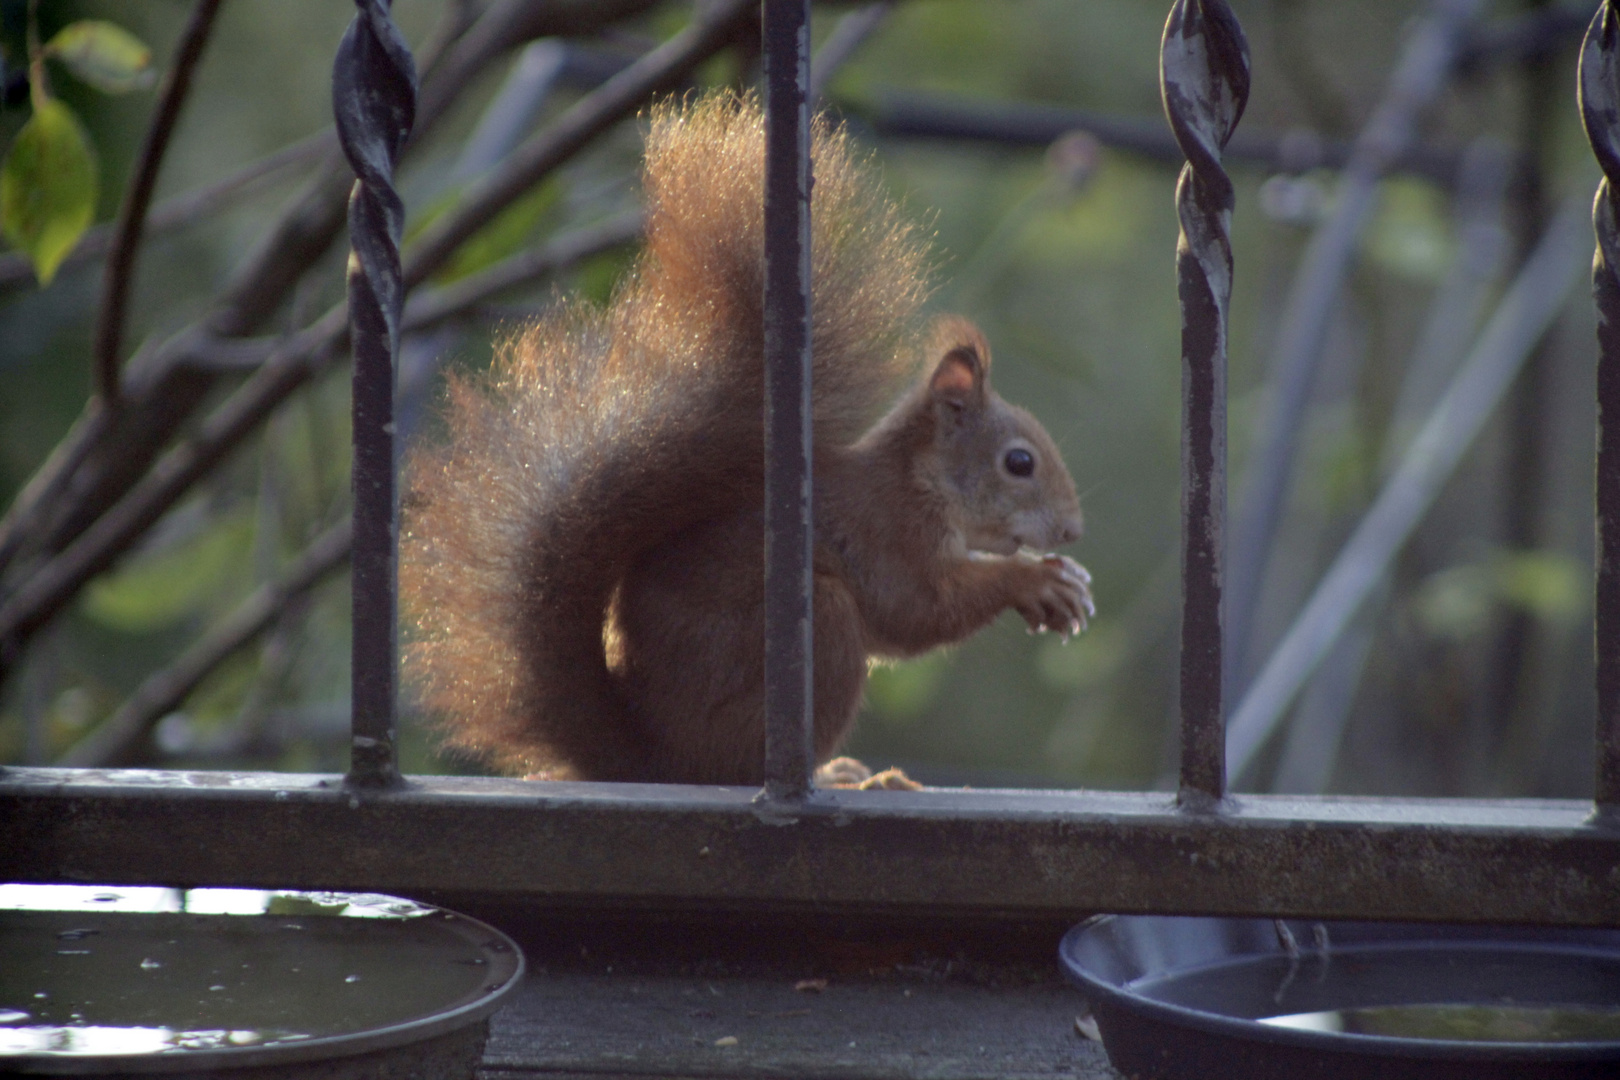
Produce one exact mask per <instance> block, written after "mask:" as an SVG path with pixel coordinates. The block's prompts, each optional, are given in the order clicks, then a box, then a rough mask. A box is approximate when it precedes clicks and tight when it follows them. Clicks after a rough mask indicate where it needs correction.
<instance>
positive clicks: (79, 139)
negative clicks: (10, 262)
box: [0, 98, 96, 285]
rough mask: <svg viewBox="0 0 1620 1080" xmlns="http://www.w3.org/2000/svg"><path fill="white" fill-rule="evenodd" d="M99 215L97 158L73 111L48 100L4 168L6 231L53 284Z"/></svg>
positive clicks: (1, 206)
mask: <svg viewBox="0 0 1620 1080" xmlns="http://www.w3.org/2000/svg"><path fill="white" fill-rule="evenodd" d="M95 212H96V158H95V155H94V153H92V152H91V150H90V141H89V140H88V139H86V138H85V134H84V129H83V128H82V127H80V126H79V121H78V118H77V117H75V116H74V115H73V110H72V109H69V108H68V107H67V106H66V105H64V104H62V103H61V102H60V101H57V100H55V99H54V98H47V99H46V100H45V101H44V103H43V104H41V105H40V107H39V108H37V109H35V110H34V115H33V116H31V117H29V118H28V122H27V123H26V124H24V125H23V126H22V130H21V131H19V132H17V138H16V140H15V141H14V142H13V143H12V144H11V149H10V150H9V151H7V153H6V159H5V162H4V163H3V164H0V230H3V231H4V233H5V236H6V239H7V240H9V241H11V243H12V245H13V246H14V247H16V248H17V250H19V251H21V252H22V253H23V254H25V255H27V256H28V258H29V261H31V262H32V263H33V264H34V276H35V277H37V278H39V283H40V284H41V285H49V284H50V283H51V278H53V277H55V276H56V268H57V267H58V266H60V265H61V263H62V260H63V259H65V258H67V255H68V252H70V251H72V250H73V247H74V245H75V244H77V243H78V242H79V236H80V235H81V234H82V233H83V232H84V230H85V229H86V228H88V227H89V225H90V221H91V219H92V218H93V217H94V216H95Z"/></svg>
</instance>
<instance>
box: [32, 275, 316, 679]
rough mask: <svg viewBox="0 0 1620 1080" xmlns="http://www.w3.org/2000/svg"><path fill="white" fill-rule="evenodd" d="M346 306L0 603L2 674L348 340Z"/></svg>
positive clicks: (292, 344) (290, 345)
mask: <svg viewBox="0 0 1620 1080" xmlns="http://www.w3.org/2000/svg"><path fill="white" fill-rule="evenodd" d="M346 319H347V310H346V308H345V307H344V306H339V307H336V308H334V309H332V310H331V311H329V312H328V313H327V314H326V316H325V317H323V318H322V319H321V320H320V321H319V322H317V323H315V325H313V326H311V327H310V328H309V329H307V330H305V331H303V332H302V333H299V334H297V335H295V336H294V337H293V338H292V339H291V340H290V341H288V342H287V343H286V345H285V346H283V347H282V349H281V350H279V351H278V352H277V354H276V355H275V356H273V357H272V358H271V360H270V361H269V362H267V363H266V364H265V365H264V366H263V367H261V368H260V369H259V370H258V371H256V372H255V373H254V374H253V376H252V377H251V378H249V379H248V381H247V382H246V383H244V384H243V385H242V386H241V388H240V389H238V390H237V391H236V393H234V394H232V395H231V396H230V397H229V398H227V399H226V400H225V402H224V403H223V404H222V405H221V406H220V407H219V408H218V409H217V410H215V412H214V413H213V415H211V416H209V417H208V419H207V420H205V421H204V422H203V424H202V426H201V428H200V429H199V430H198V431H197V432H196V434H194V435H192V436H191V437H190V438H188V439H186V440H185V441H183V442H182V443H180V445H178V446H176V447H175V448H174V449H173V450H171V451H169V452H168V453H167V454H165V455H164V456H163V457H162V459H160V460H159V461H158V463H157V464H156V465H155V466H154V467H153V468H152V470H151V472H149V473H147V474H146V475H145V476H144V477H142V478H141V480H140V482H139V483H137V484H136V485H135V486H134V487H132V488H130V490H129V491H128V492H126V493H125V494H124V496H123V497H122V498H121V499H119V500H118V501H117V502H116V503H115V504H113V506H112V507H111V508H110V509H109V510H108V511H107V512H106V513H105V514H102V515H101V516H100V517H99V518H97V519H96V521H95V523H94V524H93V525H92V526H90V528H88V529H86V530H85V531H84V533H83V534H81V535H80V536H79V538H78V539H77V540H75V541H74V542H73V543H72V544H70V545H69V546H68V547H67V548H66V549H65V550H63V551H62V553H61V554H59V555H57V556H56V557H55V558H53V559H51V560H50V561H49V562H48V563H46V564H45V565H44V566H43V567H41V568H40V569H39V570H38V571H36V572H35V573H33V574H31V575H30V576H29V577H28V578H27V579H26V580H24V581H23V583H22V585H21V586H20V587H19V588H18V589H17V591H16V593H15V594H13V595H12V596H11V597H9V598H8V599H7V600H6V602H5V603H4V604H3V605H0V681H4V676H5V675H6V674H7V673H8V672H9V670H10V669H11V667H12V666H13V665H14V664H15V663H16V662H17V659H18V657H19V656H20V654H21V651H22V646H23V644H24V643H25V642H26V641H27V639H28V638H29V637H30V636H32V635H33V634H34V633H35V632H36V631H38V630H39V629H40V627H42V626H44V625H45V624H46V623H47V622H49V621H50V620H51V619H52V618H53V617H55V615H56V614H57V613H58V612H59V611H61V609H62V608H63V606H64V605H66V604H67V602H68V601H69V600H71V599H72V598H73V597H74V595H75V594H77V592H78V591H79V589H81V588H83V586H84V584H85V582H87V581H89V580H90V579H91V578H92V577H94V576H95V575H97V574H99V573H101V572H102V571H103V570H106V569H107V568H108V567H110V566H111V565H112V564H113V562H114V560H116V559H117V558H118V556H119V555H121V554H122V553H123V552H124V551H126V550H128V549H129V547H130V545H131V544H133V543H134V542H135V540H136V539H137V538H139V537H140V535H141V534H142V533H144V532H145V531H146V530H147V529H148V528H149V527H151V525H152V524H153V523H154V522H155V521H157V519H158V518H159V517H161V516H162V515H163V513H164V511H166V510H168V509H169V507H171V506H173V505H174V504H175V502H177V501H178V500H179V499H180V497H181V496H182V495H184V494H185V492H186V491H187V490H188V489H189V488H190V487H191V485H192V484H194V483H195V482H196V481H197V480H198V479H199V478H200V477H202V476H203V475H205V474H206V473H207V472H208V471H209V470H210V469H212V468H213V467H214V465H216V464H217V463H218V462H219V461H220V460H221V459H223V458H224V457H225V455H226V454H227V453H229V452H230V451H231V450H232V449H234V448H235V447H236V446H237V444H239V443H240V442H241V440H242V439H243V438H245V437H246V436H247V435H248V433H249V432H251V431H252V430H253V429H254V428H256V427H257V426H258V424H259V423H260V422H261V421H263V420H264V418H265V417H266V416H268V415H269V414H270V412H271V411H273V410H274V409H275V407H276V406H278V405H280V404H281V402H283V401H285V400H286V399H287V397H288V395H290V394H291V393H292V392H293V391H294V390H296V389H297V388H298V387H299V386H302V385H303V384H304V382H306V381H307V380H308V378H309V376H310V374H311V372H312V371H313V370H315V369H316V368H318V367H320V366H324V364H325V363H329V362H330V361H331V358H332V357H333V356H334V355H335V354H337V353H339V352H341V350H342V348H343V346H344V343H345V342H346V341H347V340H348V327H347V321H346Z"/></svg>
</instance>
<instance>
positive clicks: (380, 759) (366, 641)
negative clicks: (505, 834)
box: [332, 0, 416, 787]
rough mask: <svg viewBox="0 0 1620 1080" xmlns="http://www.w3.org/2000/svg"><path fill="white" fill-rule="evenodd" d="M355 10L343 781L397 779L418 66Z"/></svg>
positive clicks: (338, 71) (336, 104) (343, 47)
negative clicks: (404, 256)
mask: <svg viewBox="0 0 1620 1080" xmlns="http://www.w3.org/2000/svg"><path fill="white" fill-rule="evenodd" d="M355 6H356V7H357V8H358V9H359V10H358V11H357V12H356V14H355V17H354V21H353V22H352V23H350V24H349V29H348V31H347V32H346V33H345V34H344V35H343V41H342V43H341V44H340V45H339V46H338V52H337V59H336V60H335V62H334V63H333V66H332V111H333V115H334V117H335V118H336V121H337V130H338V140H339V142H341V143H342V145H343V152H344V154H345V155H346V156H347V157H348V159H349V164H350V165H351V166H352V167H353V168H354V174H355V176H356V177H357V179H356V180H355V184H354V191H353V194H351V195H350V197H349V235H350V238H351V241H352V243H353V245H354V251H353V254H352V255H351V257H350V259H349V276H348V293H349V328H350V329H349V334H350V341H351V342H352V343H353V349H354V466H353V468H354V554H353V592H354V613H353V635H354V640H353V672H352V685H353V699H352V703H351V708H352V709H353V725H354V728H353V735H352V740H351V747H350V765H349V782H350V783H351V784H353V785H355V786H357V787H388V786H392V785H396V784H399V783H400V782H401V779H400V775H399V763H398V761H397V760H396V754H395V750H394V736H395V710H396V698H397V691H398V684H399V648H398V629H397V618H396V606H397V605H396V597H397V593H398V573H397V571H398V563H399V559H398V546H399V545H398V535H399V506H398V499H397V497H396V493H395V485H394V378H395V375H394V357H395V356H396V355H398V352H399V319H400V308H401V305H402V304H403V302H404V297H405V291H404V288H403V286H402V283H401V275H400V263H399V241H400V234H401V232H402V230H403V228H404V224H405V206H404V203H402V202H401V201H400V198H399V195H398V194H396V193H395V191H394V162H395V160H396V159H397V158H398V157H399V152H400V149H401V147H403V146H404V145H405V140H406V138H408V137H409V136H410V133H411V124H412V121H413V119H414V117H415V112H416V65H415V62H414V61H413V60H412V58H411V53H410V50H409V49H408V48H407V47H406V45H405V40H404V38H402V37H401V36H400V34H399V30H398V28H397V27H395V25H394V21H393V19H392V17H391V16H390V13H389V0H355Z"/></svg>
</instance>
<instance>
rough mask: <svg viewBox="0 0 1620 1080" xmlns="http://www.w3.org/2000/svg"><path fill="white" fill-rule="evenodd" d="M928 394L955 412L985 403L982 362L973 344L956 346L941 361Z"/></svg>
mask: <svg viewBox="0 0 1620 1080" xmlns="http://www.w3.org/2000/svg"><path fill="white" fill-rule="evenodd" d="M928 394H929V396H930V397H932V398H933V399H934V400H935V401H936V402H939V403H940V404H943V405H946V406H949V407H950V409H951V410H952V411H953V412H958V413H960V412H963V411H965V410H968V409H976V408H978V407H979V406H981V405H983V404H984V394H985V388H984V360H983V357H982V355H981V354H980V352H979V350H978V349H977V348H975V346H974V343H973V342H962V343H959V344H957V345H955V346H953V347H952V348H951V349H950V350H949V351H947V352H946V353H945V355H944V356H943V357H941V358H940V361H939V365H938V366H937V367H935V368H934V373H933V375H931V376H929V378H928Z"/></svg>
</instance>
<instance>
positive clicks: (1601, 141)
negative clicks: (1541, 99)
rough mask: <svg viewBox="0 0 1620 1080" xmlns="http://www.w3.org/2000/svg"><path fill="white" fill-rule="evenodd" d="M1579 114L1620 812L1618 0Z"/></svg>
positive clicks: (1603, 689)
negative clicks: (1591, 181)
mask: <svg viewBox="0 0 1620 1080" xmlns="http://www.w3.org/2000/svg"><path fill="white" fill-rule="evenodd" d="M1579 85H1580V99H1581V119H1582V120H1583V121H1584V122H1585V124H1586V137H1587V139H1588V140H1590V142H1591V144H1592V153H1593V154H1594V155H1596V157H1597V159H1598V164H1599V165H1601V166H1602V167H1603V180H1602V181H1601V182H1600V183H1599V184H1598V190H1597V200H1596V202H1595V203H1594V205H1593V207H1592V227H1593V229H1594V231H1595V232H1596V233H1597V253H1596V255H1595V256H1594V258H1593V262H1592V293H1593V297H1594V299H1595V300H1596V303H1597V315H1598V326H1597V336H1598V346H1599V355H1598V364H1597V414H1598V432H1597V444H1598V445H1597V551H1596V559H1595V561H1596V563H1597V583H1596V589H1597V595H1596V623H1597V627H1596V637H1597V752H1596V758H1597V760H1596V777H1595V779H1596V791H1595V793H1594V797H1595V799H1596V800H1597V803H1598V807H1599V810H1600V811H1606V812H1607V813H1608V814H1611V815H1612V814H1615V813H1617V812H1620V277H1617V276H1616V275H1617V273H1620V119H1617V117H1620V6H1617V4H1616V3H1615V0H1606V2H1605V3H1604V4H1603V5H1602V6H1601V7H1600V8H1599V9H1598V12H1597V14H1596V15H1594V16H1593V18H1592V24H1591V26H1590V27H1588V28H1587V31H1586V41H1585V42H1584V43H1583V44H1582V46H1581V67H1580V81H1579Z"/></svg>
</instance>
